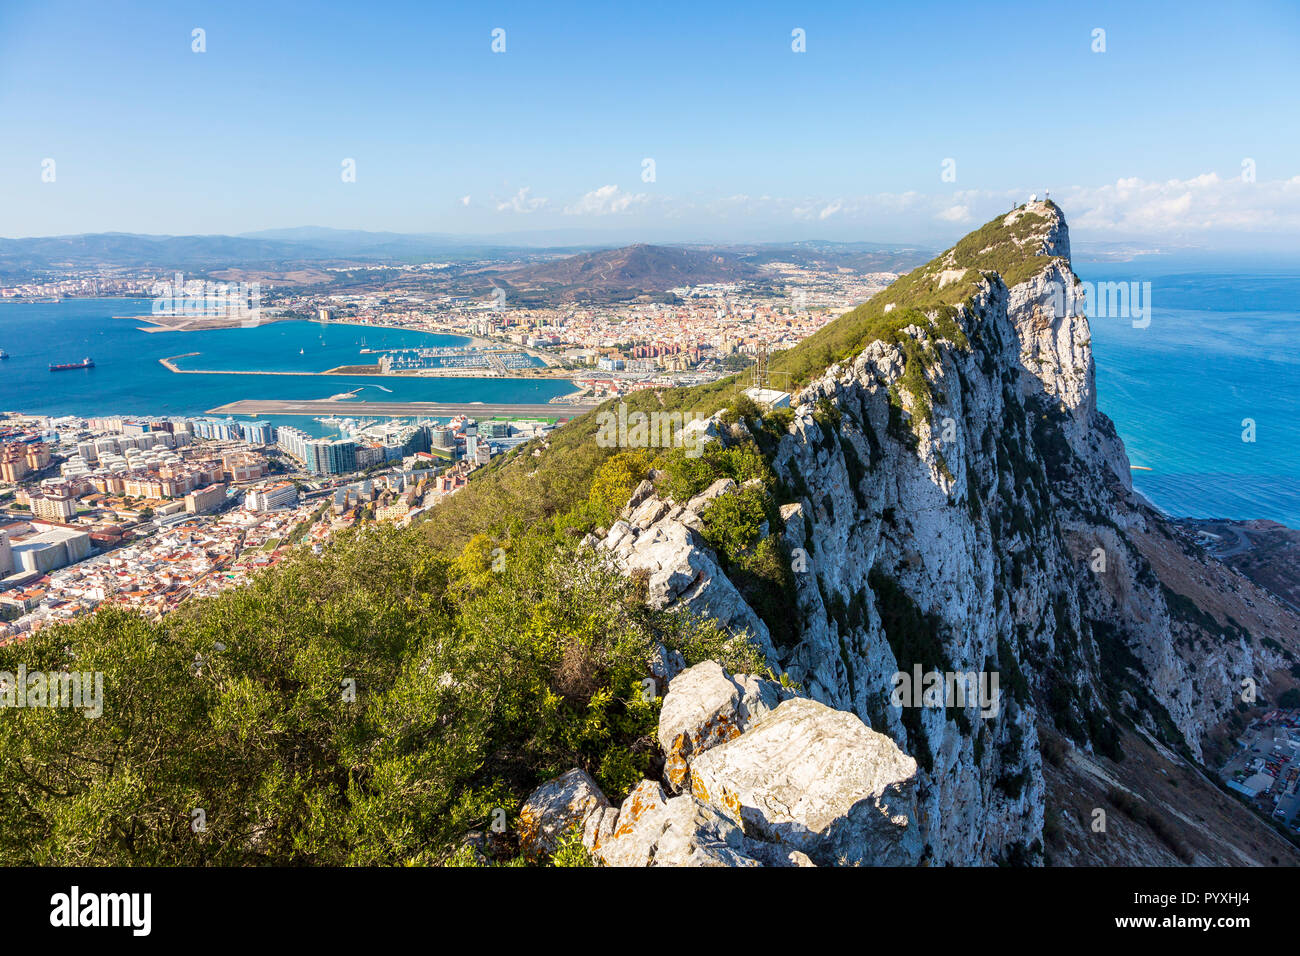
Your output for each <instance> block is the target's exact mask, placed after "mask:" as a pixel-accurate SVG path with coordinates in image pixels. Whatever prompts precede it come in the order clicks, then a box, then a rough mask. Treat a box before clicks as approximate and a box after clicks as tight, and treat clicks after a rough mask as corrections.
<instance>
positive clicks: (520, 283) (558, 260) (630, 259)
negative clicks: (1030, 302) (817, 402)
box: [0, 226, 930, 301]
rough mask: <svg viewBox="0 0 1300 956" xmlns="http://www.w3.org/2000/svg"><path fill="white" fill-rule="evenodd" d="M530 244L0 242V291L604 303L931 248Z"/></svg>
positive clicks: (365, 235)
mask: <svg viewBox="0 0 1300 956" xmlns="http://www.w3.org/2000/svg"><path fill="white" fill-rule="evenodd" d="M535 238H536V237H530V236H527V235H520V236H515V237H510V236H505V237H467V236H455V235H448V234H440V233H425V234H404V233H393V232H363V231H359V230H342V229H327V228H322V227H316V226H307V227H300V228H294V229H273V230H266V231H263V232H257V233H249V234H245V235H240V236H222V235H207V236H151V235H138V234H134V233H116V232H110V233H92V234H83V235H72V236H43V237H32V238H23V239H3V238H0V282H8V283H17V282H23V281H28V280H31V279H41V278H48V277H51V276H57V275H59V274H61V273H66V272H69V271H79V270H88V269H104V270H128V271H141V270H158V271H164V272H169V271H173V270H177V271H181V272H184V273H186V274H193V275H197V276H202V275H205V274H210V273H224V272H229V271H230V270H257V271H259V272H260V273H262V274H265V275H272V274H274V273H277V272H278V273H286V274H287V273H291V272H299V271H301V270H304V269H307V268H309V267H313V266H314V267H321V266H334V267H346V266H349V265H356V266H369V265H377V264H392V265H403V264H408V263H420V262H429V261H445V262H451V263H455V264H458V265H460V266H461V267H463V268H464V269H465V275H466V277H467V278H469V279H471V280H472V283H473V284H474V285H475V286H476V287H479V286H483V285H485V284H486V286H487V287H488V288H490V287H491V286H492V285H493V284H503V283H504V284H505V285H508V286H509V287H510V288H511V289H514V290H516V292H517V293H518V294H519V295H520V296H523V297H525V298H544V299H546V300H556V299H559V300H564V301H579V300H588V301H599V300H610V299H616V298H628V297H636V296H638V295H643V294H649V295H657V294H661V293H663V292H665V291H666V290H668V289H671V288H674V287H676V286H680V285H684V284H688V283H692V284H694V283H701V282H728V281H736V280H752V279H755V278H757V277H759V275H760V272H759V270H758V267H759V266H761V265H765V264H768V263H772V262H793V263H796V264H799V265H804V266H809V267H814V268H845V269H852V270H854V271H858V272H877V271H891V272H899V271H903V270H905V269H909V268H912V267H913V266H915V265H916V264H918V263H920V262H923V261H925V260H926V259H927V258H928V257H929V255H930V252H929V250H923V249H918V248H913V247H899V246H887V245H880V244H875V243H838V242H821V241H801V242H792V243H771V244H748V245H734V246H733V245H718V246H706V245H647V244H637V245H630V246H624V247H621V248H601V247H599V246H593V245H590V244H588V245H570V246H563V245H555V246H551V247H538V246H537V245H535V244H530V242H531V241H533V240H534V239H535Z"/></svg>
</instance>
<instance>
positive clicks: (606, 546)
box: [596, 479, 772, 653]
mask: <svg viewBox="0 0 1300 956" xmlns="http://www.w3.org/2000/svg"><path fill="white" fill-rule="evenodd" d="M734 484H735V483H734V482H731V480H730V479H724V480H723V481H719V482H715V483H714V484H713V486H711V487H710V488H709V489H708V490H706V491H705V492H703V493H701V494H700V495H697V496H696V497H695V498H694V499H692V502H693V503H695V504H696V505H697V506H698V507H700V508H701V509H702V508H703V507H704V506H706V505H707V504H709V503H710V502H712V501H714V500H716V499H717V498H718V497H720V496H721V495H722V494H725V493H727V492H728V491H730V490H731V489H732V488H733V487H734ZM638 494H640V490H639V489H638ZM632 500H633V502H637V503H636V505H635V507H629V508H628V509H625V511H624V515H625V517H624V518H623V519H620V520H619V521H616V522H614V524H613V525H612V526H611V527H610V529H609V531H608V533H607V534H606V535H605V537H604V538H603V539H601V540H600V541H599V542H597V545H596V546H597V547H598V548H600V549H601V550H603V551H605V552H606V553H607V554H608V555H609V557H610V560H611V561H613V563H614V565H615V566H616V567H618V568H619V569H620V570H622V571H624V572H626V573H627V574H633V573H637V572H639V573H641V574H644V575H645V576H646V601H647V603H648V604H650V606H651V607H654V608H657V609H665V608H667V609H670V610H683V611H688V612H690V613H692V614H696V615H700V616H704V617H710V618H713V619H714V620H716V621H718V622H719V623H721V624H722V625H723V626H724V627H726V628H727V629H729V630H730V631H731V632H732V633H735V634H749V635H751V636H752V637H753V638H754V640H755V641H756V643H757V644H758V646H759V647H760V648H761V649H763V650H764V652H765V653H766V652H768V651H771V650H772V640H771V636H770V635H769V632H768V629H767V625H766V624H764V623H763V620H762V619H761V618H760V617H759V616H758V615H757V614H755V613H754V610H753V608H751V607H750V606H749V604H748V603H747V602H746V601H745V599H744V598H743V597H741V594H740V592H739V591H738V590H736V587H735V585H734V584H732V583H731V581H730V579H729V578H728V577H727V576H726V575H725V574H723V573H722V568H721V567H720V566H719V565H718V556H717V555H716V554H714V553H713V551H712V549H710V548H709V547H708V545H706V544H705V543H704V539H703V538H702V537H701V536H700V533H699V532H700V529H701V528H702V525H701V523H700V516H699V513H698V512H696V511H693V510H691V509H690V508H686V507H682V506H681V505H676V504H673V503H672V502H670V501H666V500H664V499H663V498H660V497H658V496H657V495H654V494H650V495H646V496H644V497H642V498H641V500H640V501H639V502H638V501H637V497H636V495H634V496H633V499H632Z"/></svg>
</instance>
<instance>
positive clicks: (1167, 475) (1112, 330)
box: [0, 261, 1300, 528]
mask: <svg viewBox="0 0 1300 956" xmlns="http://www.w3.org/2000/svg"><path fill="white" fill-rule="evenodd" d="M1075 271H1076V272H1077V273H1078V274H1079V276H1080V278H1082V279H1085V280H1088V281H1091V282H1103V281H1117V282H1133V281H1138V282H1150V283H1151V303H1152V311H1151V322H1150V325H1149V326H1147V327H1146V328H1140V329H1137V328H1133V326H1132V322H1131V320H1129V319H1126V318H1097V319H1093V320H1092V322H1091V324H1092V345H1093V351H1094V355H1095V357H1096V362H1097V392H1098V404H1099V405H1100V407H1101V409H1102V411H1104V412H1105V413H1106V414H1108V415H1109V416H1110V417H1111V418H1112V419H1113V420H1114V422H1115V426H1116V428H1117V429H1118V430H1119V434H1120V437H1121V438H1123V440H1124V444H1125V446H1126V447H1127V449H1128V454H1129V458H1130V460H1131V461H1132V463H1133V464H1134V465H1142V466H1146V467H1148V468H1150V469H1151V470H1150V471H1134V472H1133V483H1134V486H1135V487H1136V488H1137V489H1138V490H1139V491H1141V492H1142V493H1143V495H1145V496H1146V497H1147V498H1148V499H1150V500H1151V501H1152V502H1153V503H1154V504H1155V505H1156V506H1158V507H1159V508H1161V509H1162V510H1164V511H1165V512H1167V513H1169V514H1171V515H1177V516H1186V517H1218V518H1242V519H1244V518H1271V519H1273V520H1275V521H1280V522H1282V523H1283V524H1286V525H1289V526H1291V527H1293V528H1300V272H1292V273H1260V274H1254V273H1248V272H1244V271H1234V272H1226V271H1225V272H1222V273H1215V272H1209V271H1205V270H1201V271H1196V272H1181V273H1180V272H1172V271H1167V270H1161V269H1160V268H1159V267H1153V266H1150V265H1145V266H1137V265H1134V264H1130V263H1123V264H1117V263H1087V262H1084V261H1077V262H1076V264H1075ZM150 307H151V302H150V300H126V299H75V300H68V301H65V302H61V303H43V304H42V303H38V304H20V303H0V348H3V349H5V350H7V351H8V352H9V353H10V356H11V357H10V358H9V359H8V360H7V361H4V362H0V409H4V410H12V411H24V412H36V413H42V414H50V415H60V414H74V415H101V414H103V415H107V414H138V415H202V414H204V413H205V412H207V410H208V409H210V408H214V407H216V406H218V405H222V404H225V403H227V402H233V401H237V400H239V399H288V398H328V397H329V396H331V395H334V394H336V393H339V392H345V391H350V390H352V389H354V388H358V387H359V388H360V389H361V391H360V392H359V393H358V396H357V400H356V401H354V402H352V403H351V404H352V405H353V406H354V408H355V412H353V414H354V415H356V416H364V415H365V405H366V402H367V400H369V401H465V402H472V401H482V402H493V401H496V402H545V401H547V400H548V399H549V398H551V397H552V396H555V395H562V394H565V393H566V392H568V391H571V387H570V386H569V384H568V383H567V382H562V381H535V382H534V381H519V380H510V379H505V380H502V379H465V378H455V379H412V378H393V377H382V378H380V377H370V376H329V377H320V378H313V377H305V376H304V377H300V376H281V375H176V374H174V373H172V372H169V371H168V370H167V369H166V368H164V367H163V366H162V365H160V364H159V362H158V360H159V359H160V358H166V357H169V356H175V355H181V354H184V353H187V352H198V353H199V354H198V355H195V356H189V357H186V358H183V359H180V360H178V365H179V366H180V367H181V368H193V369H204V368H206V369H228V370H232V371H239V370H258V371H305V372H320V371H324V370H325V369H329V368H334V367H336V366H339V365H359V364H371V363H373V361H374V360H375V359H376V358H377V356H373V355H362V354H361V352H360V350H361V348H363V347H369V348H402V347H412V346H417V345H424V346H437V345H459V344H463V343H464V341H465V340H463V339H458V338H455V337H452V336H439V335H431V334H428V333H423V332H411V331H402V330H394V329H379V328H374V327H371V326H348V325H322V324H318V323H315V322H275V323H270V324H267V325H262V326H259V327H257V328H252V329H243V328H239V329H221V330H214V331H208V332H152V333H151V332H143V331H140V326H141V325H144V324H145V323H143V322H134V321H131V320H129V319H120V318H113V316H120V315H148V314H149V311H150ZM363 342H364V346H363V344H362V343H363ZM86 356H90V357H92V358H93V359H94V360H95V368H94V369H90V370H86V371H70V372H57V373H52V372H50V371H49V370H48V366H49V364H50V363H51V362H56V363H59V362H77V361H80V360H81V359H82V358H83V357H86ZM1245 419H1252V420H1253V421H1254V423H1255V441H1254V442H1245V441H1242V432H1243V425H1242V422H1243V420H1245ZM271 420H278V421H285V422H290V421H291V422H292V423H293V424H296V425H298V426H299V427H303V428H306V429H308V430H310V431H311V432H312V433H313V434H326V433H328V432H329V428H328V426H325V425H323V424H321V423H318V422H315V421H313V420H311V419H306V418H293V419H290V418H280V419H277V418H276V417H274V416H272V417H271Z"/></svg>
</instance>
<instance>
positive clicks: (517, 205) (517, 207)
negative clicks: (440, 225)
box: [462, 186, 550, 212]
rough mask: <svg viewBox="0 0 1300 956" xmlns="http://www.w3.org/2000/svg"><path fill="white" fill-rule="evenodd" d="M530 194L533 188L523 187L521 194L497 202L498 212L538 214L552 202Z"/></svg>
mask: <svg viewBox="0 0 1300 956" xmlns="http://www.w3.org/2000/svg"><path fill="white" fill-rule="evenodd" d="M530 192H532V187H531V186H523V187H521V188H520V190H519V192H517V193H515V194H514V195H513V196H511V197H510V198H509V199H506V200H502V201H498V202H497V212H536V211H537V210H538V209H541V208H542V207H543V206H545V205H546V204H547V203H548V202H550V200H549V199H542V198H541V197H537V198H534V197H532V196H530V195H528V194H529V193H530ZM462 202H463V200H462Z"/></svg>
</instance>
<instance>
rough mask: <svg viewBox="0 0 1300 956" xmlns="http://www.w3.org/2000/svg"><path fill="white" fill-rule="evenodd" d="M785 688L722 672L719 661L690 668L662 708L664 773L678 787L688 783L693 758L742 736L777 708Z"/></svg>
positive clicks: (677, 679)
mask: <svg viewBox="0 0 1300 956" xmlns="http://www.w3.org/2000/svg"><path fill="white" fill-rule="evenodd" d="M780 697H781V689H780V687H779V686H778V685H776V684H774V683H772V682H771V681H766V680H760V679H759V678H757V677H752V676H748V675H745V674H738V675H736V676H735V677H732V676H730V675H728V674H727V673H726V672H725V671H723V669H722V667H721V665H719V664H717V663H716V662H714V661H705V662H703V663H701V664H696V665H695V666H694V667H690V668H687V669H686V670H684V671H682V672H681V673H680V674H678V675H677V676H676V677H674V678H673V680H672V683H671V684H669V685H668V696H667V697H665V698H664V702H663V707H662V709H661V710H660V712H659V746H660V748H662V750H663V752H664V754H665V755H666V760H665V766H664V777H665V779H666V780H667V782H668V785H669V786H670V787H671V788H673V789H674V790H680V789H681V788H682V787H683V786H684V785H686V780H687V776H688V775H689V773H690V762H691V760H692V759H693V758H694V757H696V756H698V755H699V754H701V753H703V752H704V751H706V750H708V749H709V748H710V747H714V746H716V745H718V744H720V743H724V742H726V741H728V740H731V739H733V738H735V737H739V736H740V735H741V734H742V733H744V731H745V730H746V729H747V728H748V727H749V726H751V725H752V724H755V723H757V722H758V721H760V720H762V719H763V718H764V717H765V716H767V714H769V713H770V712H771V711H772V709H773V708H774V707H776V705H777V703H778V702H779V700H780Z"/></svg>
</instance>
